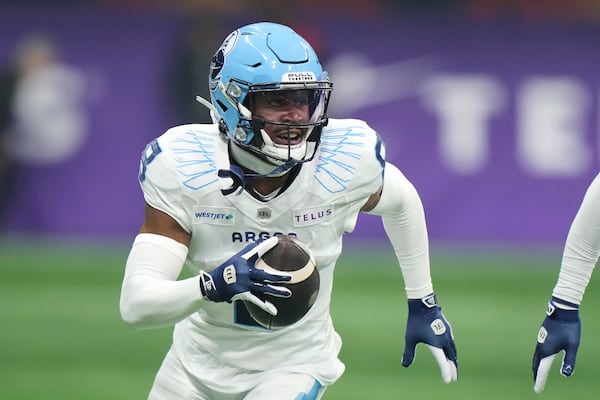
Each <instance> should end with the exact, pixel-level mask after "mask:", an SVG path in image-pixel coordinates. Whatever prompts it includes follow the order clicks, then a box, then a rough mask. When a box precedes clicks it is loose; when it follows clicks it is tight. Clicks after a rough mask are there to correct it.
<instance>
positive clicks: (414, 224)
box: [368, 163, 433, 299]
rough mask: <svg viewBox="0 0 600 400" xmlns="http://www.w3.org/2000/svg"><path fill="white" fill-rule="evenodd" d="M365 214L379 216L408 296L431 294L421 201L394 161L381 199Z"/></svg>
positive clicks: (425, 226)
mask: <svg viewBox="0 0 600 400" xmlns="http://www.w3.org/2000/svg"><path fill="white" fill-rule="evenodd" d="M368 213H369V214H375V215H381V216H382V219H383V226H384V229H385V232H386V234H387V236H388V238H389V239H390V242H391V243H392V247H393V248H394V251H395V253H396V257H397V258H398V262H399V263H400V268H401V269H402V276H403V278H404V285H405V289H406V295H407V297H408V298H409V299H418V298H422V297H424V296H427V295H428V294H430V293H432V292H433V284H432V282H431V272H430V264H429V238H428V235H427V225H426V222H425V212H424V210H423V204H422V203H421V199H420V197H419V194H418V193H417V190H416V189H415V187H414V186H413V185H412V183H410V181H409V180H408V179H407V178H406V177H405V176H404V175H403V174H402V172H400V170H399V169H398V168H396V166H394V165H393V164H390V163H386V166H385V174H384V182H383V192H382V193H381V198H380V199H379V203H377V205H376V206H375V208H373V209H372V210H371V211H369V212H368Z"/></svg>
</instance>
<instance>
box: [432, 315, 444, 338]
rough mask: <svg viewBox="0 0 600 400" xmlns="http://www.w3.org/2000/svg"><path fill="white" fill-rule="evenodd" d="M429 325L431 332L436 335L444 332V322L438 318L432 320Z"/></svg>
mask: <svg viewBox="0 0 600 400" xmlns="http://www.w3.org/2000/svg"><path fill="white" fill-rule="evenodd" d="M430 326H431V330H432V331H433V333H435V334H436V335H438V336H439V335H443V334H444V333H446V325H444V322H442V320H441V319H439V318H438V319H436V320H434V321H433V322H432V323H431V325H430Z"/></svg>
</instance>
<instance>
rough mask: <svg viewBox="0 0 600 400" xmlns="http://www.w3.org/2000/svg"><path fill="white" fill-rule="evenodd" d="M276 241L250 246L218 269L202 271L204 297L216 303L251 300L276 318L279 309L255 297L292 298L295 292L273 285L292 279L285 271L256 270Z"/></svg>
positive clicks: (269, 240)
mask: <svg viewBox="0 0 600 400" xmlns="http://www.w3.org/2000/svg"><path fill="white" fill-rule="evenodd" d="M277 241H278V239H277V237H271V238H269V239H266V240H264V241H259V242H255V243H252V244H249V245H248V246H246V247H245V248H244V249H242V250H241V251H240V252H239V253H237V254H235V255H234V256H233V257H231V258H230V259H229V260H227V261H225V262H224V263H223V264H221V265H220V266H218V267H217V268H215V269H213V270H211V271H208V272H205V271H200V290H201V291H202V295H203V296H204V297H205V298H206V299H208V300H210V301H214V302H217V303H218V302H223V301H226V302H229V303H231V301H233V300H245V301H249V302H251V303H253V304H255V305H256V306H258V307H260V308H261V309H263V310H264V311H266V312H268V313H269V314H271V315H277V308H276V307H275V306H274V305H273V304H272V303H271V302H269V301H266V300H265V301H263V300H261V299H260V298H258V297H257V296H256V294H263V295H269V296H276V297H290V296H291V295H292V292H291V291H290V290H289V289H287V288H285V287H282V286H274V285H271V284H270V283H276V282H287V281H289V280H290V279H291V276H290V275H288V274H286V273H285V272H281V273H280V274H277V275H275V274H270V273H268V272H265V271H263V270H261V269H258V268H255V264H256V261H257V260H258V259H259V258H260V257H262V255H263V254H265V253H266V252H267V251H269V250H270V249H272V248H273V247H275V245H276V244H277Z"/></svg>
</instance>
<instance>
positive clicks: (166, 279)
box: [120, 233, 204, 328]
mask: <svg viewBox="0 0 600 400" xmlns="http://www.w3.org/2000/svg"><path fill="white" fill-rule="evenodd" d="M187 251H188V249H187V247H186V246H184V245H183V244H181V243H179V242H177V241H175V240H173V239H170V238H168V237H166V236H161V235H156V234H152V233H140V234H139V235H137V237H136V238H135V241H134V242H133V246H132V247H131V251H130V253H129V257H128V258H127V264H126V267H125V276H124V278H123V286H122V288H121V300H120V310H121V317H122V318H123V320H124V321H125V322H127V323H128V324H130V325H133V326H135V327H139V328H152V327H159V326H166V325H171V324H173V323H175V322H178V321H180V320H182V319H183V318H185V317H187V316H188V315H190V314H191V313H192V312H194V311H196V310H197V309H198V308H200V307H201V304H202V303H203V301H204V298H203V297H202V293H201V291H200V282H199V278H198V277H197V276H196V277H192V278H188V279H184V280H179V281H178V280H177V277H178V276H179V274H180V273H181V270H182V268H183V264H184V262H185V258H186V256H187Z"/></svg>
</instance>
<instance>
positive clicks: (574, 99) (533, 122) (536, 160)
mask: <svg viewBox="0 0 600 400" xmlns="http://www.w3.org/2000/svg"><path fill="white" fill-rule="evenodd" d="M589 106H590V97H589V93H588V92H587V90H586V88H585V85H584V84H582V83H581V82H579V81H578V80H576V79H574V78H570V77H554V78H550V77H535V78H531V79H529V80H527V81H526V82H525V83H524V84H523V86H522V87H521V89H520V90H519V97H518V99H517V118H518V121H517V137H516V141H517V143H516V145H517V157H518V159H519V161H520V162H521V163H522V165H523V166H524V168H525V169H526V171H527V172H528V173H530V174H531V175H534V176H546V177H550V176H576V175H579V174H581V173H582V172H583V171H585V169H586V168H587V167H588V166H589V164H590V162H591V158H592V152H591V149H590V147H591V146H589V145H588V144H587V143H586V140H585V134H586V129H585V128H586V125H585V116H586V114H587V112H588V109H589Z"/></svg>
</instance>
